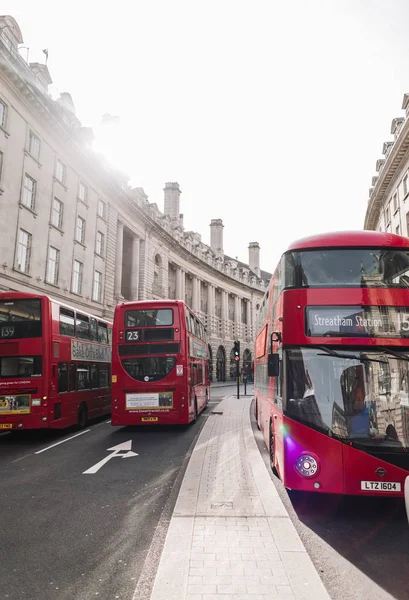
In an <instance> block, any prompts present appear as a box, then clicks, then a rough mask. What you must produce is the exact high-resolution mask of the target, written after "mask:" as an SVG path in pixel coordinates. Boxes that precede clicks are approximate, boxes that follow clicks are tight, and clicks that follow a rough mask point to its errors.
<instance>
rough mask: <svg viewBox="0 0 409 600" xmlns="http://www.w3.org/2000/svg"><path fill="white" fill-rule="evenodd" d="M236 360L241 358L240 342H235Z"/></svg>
mask: <svg viewBox="0 0 409 600" xmlns="http://www.w3.org/2000/svg"><path fill="white" fill-rule="evenodd" d="M233 350H234V360H236V361H239V360H240V342H234V348H233Z"/></svg>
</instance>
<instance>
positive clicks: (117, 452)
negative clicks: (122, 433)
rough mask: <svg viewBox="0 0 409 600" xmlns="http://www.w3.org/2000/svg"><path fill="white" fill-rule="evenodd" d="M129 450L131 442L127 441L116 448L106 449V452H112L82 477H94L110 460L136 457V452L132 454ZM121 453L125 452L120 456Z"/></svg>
mask: <svg viewBox="0 0 409 600" xmlns="http://www.w3.org/2000/svg"><path fill="white" fill-rule="evenodd" d="M131 448H132V440H128V441H127V442H123V443H122V444H118V445H117V446H112V448H108V449H107V452H112V454H109V455H108V456H106V457H105V458H103V459H102V460H100V461H99V462H98V463H97V464H96V465H94V466H93V467H90V468H89V469H87V470H86V471H84V472H83V475H95V473H97V472H98V471H99V470H100V468H101V467H103V466H104V465H105V464H106V463H107V462H108V461H110V460H111V458H132V457H133V456H138V454H137V453H136V452H132V450H131ZM121 452H122V453H123V452H125V454H120V453H121Z"/></svg>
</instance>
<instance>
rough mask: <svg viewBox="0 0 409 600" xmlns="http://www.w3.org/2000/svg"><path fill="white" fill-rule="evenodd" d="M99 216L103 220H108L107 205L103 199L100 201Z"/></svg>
mask: <svg viewBox="0 0 409 600" xmlns="http://www.w3.org/2000/svg"><path fill="white" fill-rule="evenodd" d="M98 216H99V217H101V219H106V218H107V205H106V202H104V201H103V200H101V198H100V199H99V200H98Z"/></svg>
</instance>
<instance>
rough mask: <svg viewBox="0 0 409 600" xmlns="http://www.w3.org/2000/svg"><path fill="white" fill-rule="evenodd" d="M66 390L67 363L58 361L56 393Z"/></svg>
mask: <svg viewBox="0 0 409 600" xmlns="http://www.w3.org/2000/svg"><path fill="white" fill-rule="evenodd" d="M62 392H68V364H67V363H65V362H60V363H58V393H59V394H61V393H62Z"/></svg>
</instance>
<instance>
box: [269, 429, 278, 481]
mask: <svg viewBox="0 0 409 600" xmlns="http://www.w3.org/2000/svg"><path fill="white" fill-rule="evenodd" d="M269 454H270V466H271V470H272V471H273V473H274V475H276V476H277V477H278V473H277V469H276V468H275V458H276V445H275V439H274V432H273V422H272V421H271V420H270V443H269Z"/></svg>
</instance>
